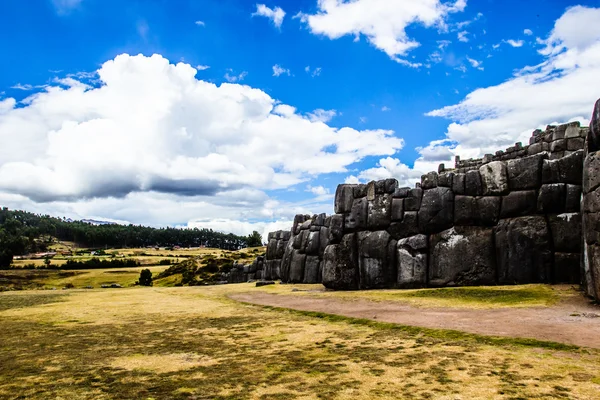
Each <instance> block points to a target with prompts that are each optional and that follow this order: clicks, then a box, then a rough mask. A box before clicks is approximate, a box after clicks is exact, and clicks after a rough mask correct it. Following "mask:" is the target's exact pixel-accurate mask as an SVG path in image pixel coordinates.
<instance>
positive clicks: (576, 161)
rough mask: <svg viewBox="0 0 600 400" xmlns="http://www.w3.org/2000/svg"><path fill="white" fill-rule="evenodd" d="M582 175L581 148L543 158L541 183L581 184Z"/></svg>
mask: <svg viewBox="0 0 600 400" xmlns="http://www.w3.org/2000/svg"><path fill="white" fill-rule="evenodd" d="M582 176H583V150H580V151H576V152H574V153H573V154H569V155H568V156H565V157H562V158H559V159H557V160H544V161H543V164H542V183H570V184H572V185H581V181H582Z"/></svg>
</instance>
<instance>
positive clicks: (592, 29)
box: [422, 6, 600, 162]
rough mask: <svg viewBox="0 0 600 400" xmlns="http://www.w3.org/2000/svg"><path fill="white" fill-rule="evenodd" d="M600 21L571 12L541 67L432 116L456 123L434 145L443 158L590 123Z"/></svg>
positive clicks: (594, 13)
mask: <svg viewBox="0 0 600 400" xmlns="http://www.w3.org/2000/svg"><path fill="white" fill-rule="evenodd" d="M599 18H600V8H586V7H580V6H577V7H573V8H570V9H568V10H567V11H566V12H565V13H564V14H563V15H562V16H561V17H560V18H559V19H558V20H557V21H556V22H555V25H554V29H553V30H552V32H550V34H549V35H548V38H547V39H546V40H544V41H543V43H544V45H545V48H543V49H542V50H540V54H541V55H543V56H544V60H543V62H542V63H541V64H539V65H535V66H526V67H524V68H522V69H521V70H520V71H518V72H517V73H516V74H515V75H514V76H513V77H512V78H510V79H508V80H506V81H505V82H503V83H500V84H498V85H495V86H490V87H486V88H480V89H477V90H475V91H473V92H471V93H469V94H468V95H467V96H466V97H465V99H464V100H462V101H461V102H460V103H458V104H455V105H451V106H447V107H444V108H441V109H438V110H434V111H431V112H430V113H428V115H430V116H438V117H445V118H449V119H451V120H452V121H453V122H452V123H451V124H450V125H449V126H448V129H447V132H446V139H445V141H444V142H443V143H437V144H435V146H434V147H436V148H437V149H436V151H437V152H438V154H441V153H442V150H441V149H439V147H445V148H446V149H447V150H449V152H450V153H451V154H452V155H454V154H456V155H460V156H462V157H463V158H468V157H477V156H481V155H483V154H485V153H493V152H495V151H496V150H500V149H504V148H506V147H508V146H510V145H511V144H514V143H515V142H517V141H522V142H524V143H527V142H528V139H529V137H530V136H531V131H533V130H534V129H536V128H544V127H545V126H546V125H547V124H551V123H564V122H568V121H572V120H580V121H581V122H582V123H583V124H586V123H588V120H587V119H588V118H589V115H590V113H591V110H592V108H593V105H594V102H595V101H596V99H597V98H598V97H599V93H598V87H597V86H596V85H593V84H591V83H593V82H596V81H597V77H598V76H600V27H598V26H597V25H594V24H590V22H591V21H596V20H598V19H599ZM432 143H433V142H432ZM430 146H431V144H430ZM430 146H427V147H425V148H424V149H427V151H429V150H431V149H430V148H429V147H430ZM422 154H423V152H422ZM449 155H450V154H449ZM450 160H451V157H450V156H449V157H448V161H449V162H450Z"/></svg>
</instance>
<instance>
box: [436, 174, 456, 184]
mask: <svg viewBox="0 0 600 400" xmlns="http://www.w3.org/2000/svg"><path fill="white" fill-rule="evenodd" d="M453 183H454V172H444V173H441V174H440V175H439V176H438V186H442V187H448V188H452V184H453Z"/></svg>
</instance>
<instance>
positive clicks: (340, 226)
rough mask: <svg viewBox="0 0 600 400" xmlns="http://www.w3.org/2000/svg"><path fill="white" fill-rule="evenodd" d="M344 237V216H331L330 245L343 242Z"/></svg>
mask: <svg viewBox="0 0 600 400" xmlns="http://www.w3.org/2000/svg"><path fill="white" fill-rule="evenodd" d="M343 236H344V216H343V215H341V214H335V215H332V216H331V219H330V222H329V243H330V244H337V243H339V242H341V240H342V237H343Z"/></svg>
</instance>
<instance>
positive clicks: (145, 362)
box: [110, 353, 219, 374]
mask: <svg viewBox="0 0 600 400" xmlns="http://www.w3.org/2000/svg"><path fill="white" fill-rule="evenodd" d="M218 363H219V360H215V359H213V358H211V357H206V356H201V355H198V354H193V353H179V354H163V355H144V354H134V355H131V356H126V357H117V358H115V359H113V361H112V362H111V363H110V366H111V367H113V368H121V369H125V370H127V371H134V370H140V371H150V372H154V373H157V374H165V373H169V372H177V371H183V370H186V369H191V368H194V367H210V366H212V365H215V364H218Z"/></svg>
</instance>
